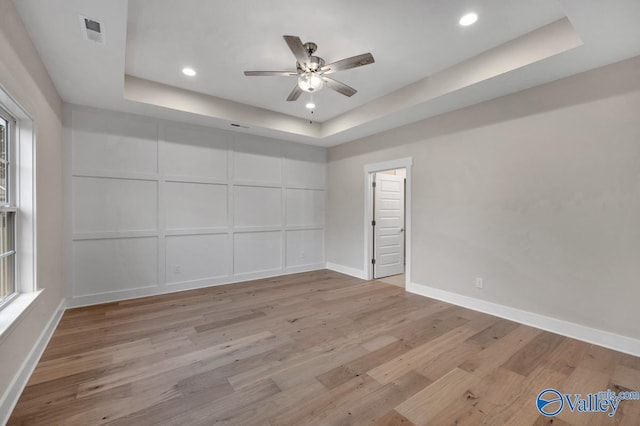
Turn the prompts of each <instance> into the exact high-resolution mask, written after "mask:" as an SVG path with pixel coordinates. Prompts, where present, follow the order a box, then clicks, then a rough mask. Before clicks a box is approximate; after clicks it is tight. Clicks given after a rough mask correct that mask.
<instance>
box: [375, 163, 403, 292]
mask: <svg viewBox="0 0 640 426" xmlns="http://www.w3.org/2000/svg"><path fill="white" fill-rule="evenodd" d="M412 166H413V158H412V157H405V158H399V159H395V160H389V161H383V162H380V163H372V164H366V165H365V166H364V194H365V203H364V262H365V268H364V270H365V275H366V277H367V279H368V280H372V279H373V265H372V263H371V259H373V227H372V226H371V221H372V220H373V186H372V183H373V178H374V175H375V173H376V172H382V171H385V170H393V169H402V168H404V169H406V171H407V183H406V197H405V205H406V207H405V233H406V256H405V262H406V266H405V272H404V278H405V288H407V285H408V284H409V283H411V210H412V209H411V193H412V190H411V188H412V170H411V168H412Z"/></svg>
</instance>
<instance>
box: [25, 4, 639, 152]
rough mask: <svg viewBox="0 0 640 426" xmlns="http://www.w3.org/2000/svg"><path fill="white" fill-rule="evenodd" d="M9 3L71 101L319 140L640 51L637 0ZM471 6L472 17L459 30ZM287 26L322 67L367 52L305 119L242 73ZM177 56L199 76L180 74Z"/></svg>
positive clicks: (275, 81)
mask: <svg viewBox="0 0 640 426" xmlns="http://www.w3.org/2000/svg"><path fill="white" fill-rule="evenodd" d="M14 4H15V5H16V7H17V9H18V11H19V13H20V14H21V16H22V18H23V21H24V22H25V25H26V26H27V29H28V31H29V33H30V35H31V37H32V39H33V41H34V43H35V45H36V47H37V48H38V50H39V52H40V54H41V56H42V58H43V61H44V63H45V65H46V67H47V69H48V71H49V73H50V74H51V77H52V79H53V81H54V83H55V84H56V87H57V88H58V91H59V92H60V95H61V96H62V98H63V99H64V100H65V101H67V102H70V103H75V104H82V105H89V106H95V107H102V108H108V109H116V110H121V111H128V112H134V113H141V114H145V115H150V116H155V117H159V118H167V119H173V120H178V121H184V122H190V123H197V124H203V125H209V126H214V127H222V128H226V129H232V128H231V127H229V124H230V123H231V122H238V123H241V124H245V125H247V126H249V129H239V130H235V131H245V132H249V133H254V134H262V135H265V136H271V137H278V138H283V139H288V140H294V141H299V142H303V143H311V144H316V145H322V146H331V145H335V144H338V143H342V142H346V141H349V140H353V139H355V138H358V137H362V136H366V135H369V134H372V133H376V132H379V131H383V130H386V129H389V128H393V127H396V126H399V125H402V124H405V123H408V122H412V121H417V120H419V119H423V118H426V117H430V116H433V115H437V114H440V113H442V112H446V111H450V110H454V109H457V108H461V107H464V106H467V105H470V104H473V103H476V102H481V101H483V100H487V99H491V98H495V97H497V96H501V95H504V94H507V93H511V92H515V91H518V90H522V89H525V88H528V87H531V86H535V85H538V84H542V83H544V82H547V81H552V80H555V79H558V78H562V77H565V76H568V75H572V74H575V73H578V72H582V71H586V70H588V69H592V68H595V67H598V66H602V65H605V64H608V63H612V62H616V61H619V60H622V59H626V58H629V57H632V56H636V55H639V54H640V25H638V24H637V23H636V22H635V21H634V18H635V17H640V1H638V0H616V1H602V0H536V1H530V0H403V1H402V2H390V1H387V0H353V1H348V2H346V1H344V0H323V1H322V2H316V5H313V6H312V5H311V3H308V2H293V1H290V0H269V1H256V0H236V1H233V2H222V1H211V0H182V1H180V2H176V1H175V0H129V1H126V0H47V1H42V0H14ZM468 11H474V12H476V13H478V15H479V17H480V18H479V20H478V22H477V23H476V24H475V25H473V26H470V27H461V26H459V25H458V23H457V21H458V19H459V17H460V16H462V15H463V14H464V13H466V12H468ZM80 14H82V15H85V16H88V17H91V18H94V19H97V20H99V21H102V22H103V23H104V24H105V28H106V40H107V44H106V45H105V46H101V45H96V44H94V43H92V42H89V41H87V40H85V39H84V38H83V37H82V33H81V28H80V23H79V18H78V15H80ZM565 17H566V18H568V20H567V19H565V20H564V21H562V22H558V21H559V20H562V19H563V18H565ZM552 23H556V24H554V25H549V24H552ZM532 32H533V33H532ZM284 34H291V35H298V36H300V38H301V39H302V40H303V42H306V41H314V42H316V43H317V44H318V51H317V52H316V54H317V55H319V56H321V57H323V58H324V59H325V60H326V61H327V63H329V62H333V61H335V60H339V59H342V58H344V57H348V56H353V55H357V54H360V53H365V52H371V53H372V54H373V56H374V57H375V60H376V62H375V63H374V64H372V65H368V66H364V67H361V68H357V69H352V70H347V71H341V72H338V73H336V74H335V75H334V77H335V78H336V79H338V80H340V81H343V82H344V83H347V84H349V85H351V86H353V87H355V88H356V89H357V90H358V93H357V94H356V95H354V96H353V97H351V98H347V97H344V96H342V95H339V94H338V93H336V92H333V91H331V90H328V89H324V90H323V91H321V92H319V93H317V94H315V95H314V100H315V103H316V105H317V108H316V110H315V111H314V114H313V115H310V113H309V111H308V110H306V108H305V107H304V104H305V101H306V99H307V98H308V95H307V94H303V96H302V97H301V99H299V100H298V101H297V102H286V100H285V99H286V97H287V95H288V94H289V92H290V91H291V89H292V88H293V86H294V84H295V78H293V77H245V76H244V75H243V71H244V70H292V71H293V70H294V67H295V59H294V57H293V54H292V53H291V52H290V50H289V49H288V47H287V45H286V43H285V42H284V40H283V39H282V35H284ZM523 52H526V55H523ZM186 65H189V66H192V67H193V68H195V69H196V70H197V71H198V75H197V76H196V77H194V78H189V77H186V76H184V75H183V74H182V73H181V71H180V70H181V69H182V68H183V67H184V66H186ZM125 74H126V75H129V76H130V77H128V78H127V79H126V84H125ZM309 120H312V121H313V123H309Z"/></svg>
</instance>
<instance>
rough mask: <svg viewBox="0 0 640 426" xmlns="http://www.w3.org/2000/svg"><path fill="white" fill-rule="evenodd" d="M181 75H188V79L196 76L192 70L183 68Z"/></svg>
mask: <svg viewBox="0 0 640 426" xmlns="http://www.w3.org/2000/svg"><path fill="white" fill-rule="evenodd" d="M182 73H183V74H184V75H188V76H189V77H193V76H194V75H196V70H194V69H193V68H189V67H184V68H182Z"/></svg>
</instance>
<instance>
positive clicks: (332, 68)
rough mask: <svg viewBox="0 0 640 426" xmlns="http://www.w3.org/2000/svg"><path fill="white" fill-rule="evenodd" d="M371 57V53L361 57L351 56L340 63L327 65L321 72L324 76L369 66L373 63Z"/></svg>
mask: <svg viewBox="0 0 640 426" xmlns="http://www.w3.org/2000/svg"><path fill="white" fill-rule="evenodd" d="M374 62H375V60H374V59H373V55H372V54H371V53H363V54H362V55H358V56H352V57H350V58H346V59H342V60H340V61H336V62H333V63H331V64H329V65H325V66H324V67H322V69H321V70H322V72H323V73H325V74H331V73H334V72H336V71H342V70H348V69H350V68H356V67H361V66H363V65H369V64H372V63H374Z"/></svg>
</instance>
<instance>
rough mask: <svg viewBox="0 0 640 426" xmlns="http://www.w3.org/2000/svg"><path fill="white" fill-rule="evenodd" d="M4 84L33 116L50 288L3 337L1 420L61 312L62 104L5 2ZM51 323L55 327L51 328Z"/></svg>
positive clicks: (41, 255)
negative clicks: (55, 318) (54, 319)
mask: <svg viewBox="0 0 640 426" xmlns="http://www.w3.org/2000/svg"><path fill="white" fill-rule="evenodd" d="M0 86H1V87H2V89H3V90H4V91H5V92H6V93H8V94H9V95H10V96H11V97H12V98H13V100H14V101H15V102H16V103H17V104H19V105H20V106H21V108H22V109H23V110H24V111H25V112H26V113H27V114H28V115H29V116H30V117H31V118H32V120H33V123H34V126H35V128H34V131H35V157H36V165H35V166H36V170H35V175H36V188H35V189H36V192H35V202H36V206H37V207H36V209H37V213H36V217H35V218H34V219H35V223H36V233H37V245H36V253H34V254H33V255H34V257H35V259H36V271H37V274H36V276H37V277H36V280H37V281H36V284H37V288H38V289H42V290H44V291H43V292H42V293H41V294H40V295H39V296H38V298H37V299H36V300H35V302H34V303H33V304H32V305H31V307H30V308H29V310H28V311H26V312H25V313H24V314H23V316H22V317H21V318H20V320H19V321H18V322H17V323H15V324H14V326H13V327H12V328H11V329H10V331H9V332H7V333H5V334H3V335H2V336H0V360H1V362H0V424H2V423H3V421H4V419H5V418H6V416H8V414H9V413H8V411H9V410H10V409H11V407H12V406H13V404H14V403H15V402H16V398H17V396H18V393H19V392H20V391H21V390H22V386H24V385H25V384H26V380H27V379H28V377H29V374H30V373H31V368H32V367H34V366H35V363H36V362H37V361H38V357H39V355H40V350H42V349H44V345H45V344H46V341H47V340H46V338H47V335H46V332H47V331H52V327H53V325H55V324H53V322H55V321H53V322H52V319H53V318H54V317H57V314H58V315H59V314H60V313H61V310H60V309H59V308H60V307H61V302H62V300H63V296H64V291H63V279H62V266H63V262H62V223H63V220H62V104H61V100H60V97H59V96H58V93H57V92H56V89H55V87H54V85H53V83H52V82H51V79H50V78H49V75H48V74H47V71H46V69H45V67H44V65H43V64H42V61H41V60H40V57H39V56H38V53H37V51H36V49H35V47H34V46H33V44H32V43H31V40H30V39H29V36H28V34H27V31H26V29H25V28H24V25H23V23H22V21H21V20H20V17H19V15H18V14H17V12H16V10H15V7H14V5H13V3H12V2H11V1H10V0H0ZM48 325H50V326H51V327H48Z"/></svg>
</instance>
